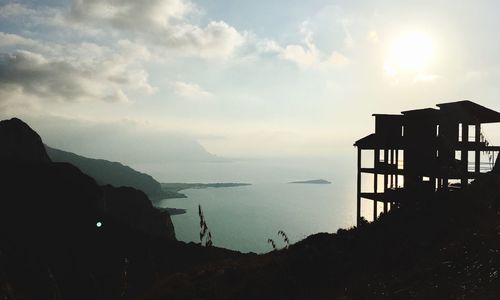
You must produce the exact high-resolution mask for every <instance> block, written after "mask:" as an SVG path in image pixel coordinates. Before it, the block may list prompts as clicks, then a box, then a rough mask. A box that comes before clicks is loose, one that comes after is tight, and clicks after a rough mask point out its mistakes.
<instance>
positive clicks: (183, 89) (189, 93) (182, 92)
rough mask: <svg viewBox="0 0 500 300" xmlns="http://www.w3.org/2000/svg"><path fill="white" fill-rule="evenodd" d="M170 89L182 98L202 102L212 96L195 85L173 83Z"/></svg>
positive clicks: (181, 82) (180, 82)
mask: <svg viewBox="0 0 500 300" xmlns="http://www.w3.org/2000/svg"><path fill="white" fill-rule="evenodd" d="M172 89H173V91H174V93H175V94H176V95H178V96H180V97H183V98H189V99H198V100H204V99H210V98H213V96H214V95H213V94H212V93H210V92H208V91H205V90H204V89H203V88H201V87H200V86H199V85H197V84H195V83H189V82H183V81H175V82H173V83H172Z"/></svg>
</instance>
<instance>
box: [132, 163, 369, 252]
mask: <svg viewBox="0 0 500 300" xmlns="http://www.w3.org/2000/svg"><path fill="white" fill-rule="evenodd" d="M354 166H355V165H354V164H353V163H352V161H349V160H347V161H346V160H337V161H302V162H300V163H296V162H294V161H281V162H275V161H274V162H273V163H271V162H269V161H236V162H230V163H222V164H221V163H203V164H199V163H196V164H194V163H193V164H192V165H186V163H176V164H164V165H162V166H158V165H156V166H154V167H153V166H147V165H136V166H134V167H135V168H137V169H140V170H142V171H145V172H147V173H148V174H151V175H153V177H155V178H159V179H160V181H162V182H204V183H213V182H246V183H251V185H248V186H238V187H225V188H212V187H210V188H203V189H187V190H183V191H181V192H182V193H184V194H185V195H186V196H187V198H179V199H164V200H161V201H159V202H157V203H156V205H157V206H159V207H170V208H181V209H185V210H186V213H185V214H180V215H173V216H172V221H173V224H174V227H175V233H176V237H177V239H178V240H181V241H185V242H195V243H199V242H200V217H199V214H198V207H199V206H201V208H202V210H203V214H204V217H205V221H206V223H207V225H208V228H209V230H210V232H211V235H212V242H213V245H214V246H217V247H223V248H228V249H232V250H237V251H241V252H245V253H246V252H254V253H266V252H269V251H272V250H273V247H272V244H271V242H270V241H269V240H270V239H271V240H273V242H274V244H275V245H276V248H283V247H286V246H287V244H286V242H285V241H284V238H283V236H281V235H279V234H278V232H279V231H283V232H284V233H285V234H286V236H287V237H288V240H289V243H296V242H298V241H300V240H302V239H304V238H306V237H307V236H309V235H312V234H316V233H320V232H328V233H335V232H336V231H337V230H338V229H339V228H349V227H352V226H354V225H355V221H356V177H355V169H354ZM193 178H194V179H193ZM319 178H322V179H326V180H328V181H330V182H331V184H292V183H289V182H290V181H294V180H308V179H319ZM366 209H368V208H364V209H363V210H366Z"/></svg>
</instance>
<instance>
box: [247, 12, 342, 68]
mask: <svg viewBox="0 0 500 300" xmlns="http://www.w3.org/2000/svg"><path fill="white" fill-rule="evenodd" d="M300 32H301V33H302V35H303V36H304V40H303V44H289V45H286V46H284V47H282V46H280V45H279V44H278V43H277V42H276V41H273V40H269V39H264V40H260V41H257V42H256V48H257V51H258V52H260V53H268V54H269V53H270V54H275V55H277V57H279V58H280V59H283V60H287V61H290V62H293V63H295V64H296V65H297V66H298V67H300V68H304V69H307V68H316V69H318V68H328V67H333V66H341V65H346V64H349V63H350V60H349V59H348V58H347V57H346V56H345V55H343V54H341V53H340V52H338V51H333V52H332V53H331V54H330V55H327V54H325V53H324V52H323V51H321V50H320V49H318V47H317V46H316V44H315V42H314V39H313V32H312V31H310V30H308V29H307V22H304V23H303V24H302V26H301V30H300Z"/></svg>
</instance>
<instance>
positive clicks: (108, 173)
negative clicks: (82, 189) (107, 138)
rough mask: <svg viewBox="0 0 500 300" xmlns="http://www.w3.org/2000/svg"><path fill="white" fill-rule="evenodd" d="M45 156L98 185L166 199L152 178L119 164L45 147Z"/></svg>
mask: <svg viewBox="0 0 500 300" xmlns="http://www.w3.org/2000/svg"><path fill="white" fill-rule="evenodd" d="M45 149H46V150H47V154H48V155H49V157H50V159H51V160H52V161H54V162H67V163H70V164H72V165H74V166H76V167H77V168H79V169H80V170H81V171H82V172H83V173H85V174H87V175H89V176H91V177H93V178H94V179H95V180H96V181H97V183H98V184H110V185H112V186H115V187H121V186H129V187H133V188H136V189H139V190H141V191H143V192H144V193H146V194H147V195H148V196H149V198H150V199H152V200H157V199H161V198H163V197H168V193H166V192H164V191H163V189H162V188H161V185H160V183H159V182H158V181H156V180H155V179H154V178H153V177H152V176H150V175H148V174H146V173H142V172H139V171H136V170H134V169H132V168H131V167H129V166H126V165H123V164H121V163H119V162H113V161H108V160H104V159H95V158H88V157H84V156H81V155H78V154H75V153H71V152H68V151H63V150H59V149H55V148H51V147H49V146H47V145H46V146H45Z"/></svg>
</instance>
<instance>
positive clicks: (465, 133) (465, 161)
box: [460, 123, 469, 189]
mask: <svg viewBox="0 0 500 300" xmlns="http://www.w3.org/2000/svg"><path fill="white" fill-rule="evenodd" d="M468 142H469V124H466V123H462V143H464V144H467V143H468ZM460 160H461V162H462V166H461V167H462V172H463V175H462V178H461V186H462V188H463V189H465V188H467V184H468V179H469V178H468V176H467V173H468V172H469V170H468V168H469V151H467V147H465V149H464V148H462V152H461V154H460Z"/></svg>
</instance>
